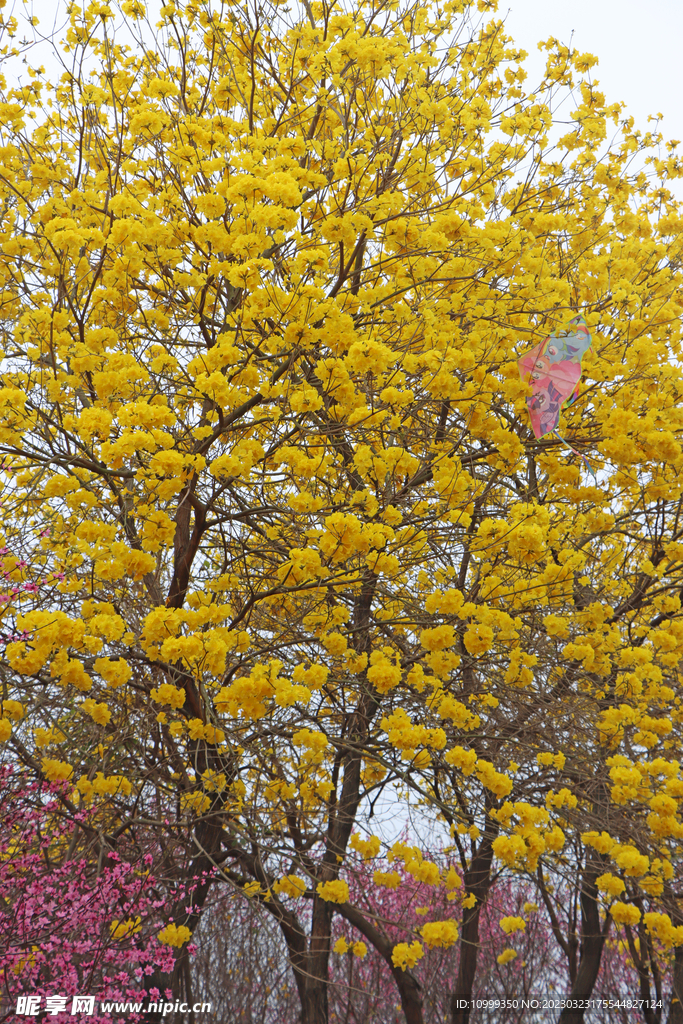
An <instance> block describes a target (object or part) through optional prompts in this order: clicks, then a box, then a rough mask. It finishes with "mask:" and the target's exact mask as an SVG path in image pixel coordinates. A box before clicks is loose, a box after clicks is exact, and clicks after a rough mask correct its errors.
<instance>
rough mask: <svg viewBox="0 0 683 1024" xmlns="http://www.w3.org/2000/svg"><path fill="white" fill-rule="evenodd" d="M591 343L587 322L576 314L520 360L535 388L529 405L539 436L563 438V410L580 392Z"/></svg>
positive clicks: (524, 375)
mask: <svg viewBox="0 0 683 1024" xmlns="http://www.w3.org/2000/svg"><path fill="white" fill-rule="evenodd" d="M591 344H592V339H591V336H590V331H589V330H588V327H587V326H586V321H585V320H584V318H583V317H582V316H575V317H574V319H573V320H570V322H569V323H568V324H567V326H566V327H565V328H563V329H562V330H560V331H556V332H555V333H553V334H551V335H550V336H549V337H548V338H546V339H545V340H544V341H542V342H541V344H540V345H536V347H535V348H532V349H531V350H530V351H529V352H526V353H525V354H524V355H523V356H522V358H521V359H520V360H519V361H518V363H517V365H518V367H519V373H520V376H521V378H522V380H523V381H524V383H525V384H531V388H532V391H531V394H530V395H529V397H528V398H527V406H528V409H529V416H530V417H531V427H532V429H533V432H534V434H535V435H536V437H538V438H540V437H545V435H546V434H557V436H558V437H560V435H559V433H558V427H559V424H560V411H561V410H562V409H564V408H565V407H566V406H569V405H571V404H572V402H574V401H575V399H576V396H577V395H578V393H579V382H580V380H581V360H582V358H583V356H584V354H585V353H586V352H587V351H588V349H589V348H590V347H591ZM560 440H562V438H560ZM565 443H566V442H565Z"/></svg>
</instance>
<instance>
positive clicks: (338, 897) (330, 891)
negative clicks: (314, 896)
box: [316, 879, 349, 903]
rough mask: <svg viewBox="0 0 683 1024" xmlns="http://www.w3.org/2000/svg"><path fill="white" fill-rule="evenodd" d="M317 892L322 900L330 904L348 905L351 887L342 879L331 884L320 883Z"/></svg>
mask: <svg viewBox="0 0 683 1024" xmlns="http://www.w3.org/2000/svg"><path fill="white" fill-rule="evenodd" d="M316 892H317V893H318V896H320V898H321V899H323V900H326V901H327V902H328V903H347V902H348V899H349V886H348V884H347V883H346V882H343V881H342V880H341V879H335V880H334V881H331V882H318V885H317V887H316Z"/></svg>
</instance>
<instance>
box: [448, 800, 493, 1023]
mask: <svg viewBox="0 0 683 1024" xmlns="http://www.w3.org/2000/svg"><path fill="white" fill-rule="evenodd" d="M497 832H498V827H497V825H495V823H494V822H493V821H491V819H488V818H487V827H486V832H485V833H484V836H483V837H482V841H481V844H480V846H479V849H478V850H477V853H476V855H475V856H474V857H473V858H472V862H471V864H470V868H469V870H468V871H466V872H465V878H464V882H465V887H466V889H467V892H468V893H473V894H474V895H475V896H476V899H477V901H476V903H475V904H474V906H473V907H467V908H465V911H464V915H463V920H462V932H461V936H460V962H459V964H458V976H457V978H456V982H455V988H454V990H453V993H452V995H451V1022H452V1024H469V1019H470V1003H471V999H472V990H473V988H474V979H475V978H476V975H477V959H478V956H479V916H480V914H481V908H482V906H483V905H484V903H485V901H486V897H487V896H488V892H489V889H490V887H491V862H492V860H493V840H494V839H495V837H496V834H497Z"/></svg>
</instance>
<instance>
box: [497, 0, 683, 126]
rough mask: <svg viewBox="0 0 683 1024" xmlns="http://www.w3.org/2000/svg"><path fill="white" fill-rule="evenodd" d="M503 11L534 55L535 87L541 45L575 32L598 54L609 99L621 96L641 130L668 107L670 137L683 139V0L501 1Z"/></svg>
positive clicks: (596, 76)
mask: <svg viewBox="0 0 683 1024" xmlns="http://www.w3.org/2000/svg"><path fill="white" fill-rule="evenodd" d="M506 14H507V17H506ZM498 15H499V17H501V18H505V23H506V26H507V29H508V32H509V34H510V35H512V37H513V38H514V40H515V43H516V44H517V45H518V46H520V47H522V48H523V49H524V50H527V51H528V53H529V57H528V59H527V64H526V67H527V70H528V72H529V78H528V79H527V84H528V85H533V84H535V82H536V81H537V79H538V78H539V76H540V72H541V70H542V68H543V61H544V55H543V54H541V53H540V52H539V50H538V49H537V45H536V44H537V43H538V42H539V41H540V40H541V39H543V40H545V39H548V37H549V36H555V37H556V38H557V39H559V40H560V42H562V43H567V44H568V43H569V42H570V39H571V36H572V32H573V33H574V38H573V46H575V47H576V48H577V49H579V50H580V51H582V52H585V51H587V52H588V53H593V54H595V56H596V57H598V58H599V61H600V63H599V65H598V67H596V68H593V69H592V77H593V80H594V81H595V80H598V81H599V82H600V87H601V89H602V91H603V92H604V93H605V96H606V99H607V101H608V102H609V103H614V102H617V101H618V100H622V101H623V102H624V103H625V104H626V107H627V111H628V113H629V114H632V115H633V116H634V117H635V120H636V127H637V128H640V129H641V130H647V127H648V125H647V116H648V114H657V113H660V112H661V113H662V114H663V115H664V119H663V121H662V122H661V124H660V130H661V131H662V133H663V135H664V138H665V139H680V140H683V102H682V100H681V84H680V78H681V72H680V68H681V63H683V61H682V58H681V48H682V45H683V2H681V0H647V2H646V3H642V0H500V6H499V9H498Z"/></svg>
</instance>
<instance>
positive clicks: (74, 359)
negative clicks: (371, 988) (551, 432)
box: [0, 0, 683, 1024]
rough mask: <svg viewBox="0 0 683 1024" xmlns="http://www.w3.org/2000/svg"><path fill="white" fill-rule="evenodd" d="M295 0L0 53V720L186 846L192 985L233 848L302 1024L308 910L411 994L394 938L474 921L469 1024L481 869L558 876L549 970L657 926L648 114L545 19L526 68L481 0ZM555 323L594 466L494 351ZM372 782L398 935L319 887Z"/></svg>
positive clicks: (661, 400) (551, 888) (665, 660)
mask: <svg viewBox="0 0 683 1024" xmlns="http://www.w3.org/2000/svg"><path fill="white" fill-rule="evenodd" d="M300 13H301V17H300V18H299V16H298V13H297V14H293V13H292V12H291V11H290V10H289V9H288V8H285V7H283V6H282V5H281V4H280V3H278V2H275V3H272V4H266V5H249V4H244V5H241V6H239V7H238V6H235V5H232V4H226V5H224V6H221V5H219V4H215V3H209V2H208V0H196V2H189V0H188V2H184V3H176V2H170V3H168V4H166V5H165V6H164V7H163V8H162V10H161V15H160V20H159V22H158V23H157V24H156V25H152V24H150V23H148V22H147V21H146V16H145V10H144V6H143V4H142V3H141V2H138V0H127V2H125V3H123V4H122V6H121V8H118V7H117V6H116V5H115V4H112V5H111V6H108V5H103V4H101V3H99V2H95V3H90V4H86V5H85V6H83V7H79V6H77V5H75V4H69V6H68V27H67V29H66V36H65V39H64V41H63V42H62V43H60V44H59V45H58V48H57V52H58V53H59V54H60V55H61V59H62V61H63V64H64V71H63V74H61V76H59V77H57V79H56V81H55V83H54V84H53V85H50V84H49V83H48V81H47V80H46V78H45V75H44V73H43V72H41V71H40V69H30V70H27V72H26V76H25V78H24V79H23V80H22V82H21V83H20V85H18V86H15V87H11V86H10V85H8V84H7V82H5V83H4V84H3V92H2V103H1V105H0V113H1V115H2V117H1V124H2V127H1V128H0V135H1V143H0V145H1V146H2V150H1V152H2V166H1V168H0V190H1V191H2V207H1V210H0V343H1V345H2V364H1V366H2V370H1V375H2V380H1V381H0V452H1V453H2V454H3V456H4V462H3V469H2V473H3V482H4V494H3V503H4V504H3V511H4V518H3V527H2V533H3V537H2V540H3V548H4V551H3V558H4V561H3V564H2V571H3V573H4V579H5V581H6V584H7V586H6V593H5V594H4V595H2V605H1V607H0V614H1V615H2V618H3V628H4V638H5V639H4V644H5V647H4V654H3V660H2V672H3V687H4V694H3V701H4V704H3V710H2V716H1V717H0V740H2V742H3V743H4V745H5V746H4V749H5V750H6V751H9V752H10V753H8V754H7V755H6V756H8V757H11V758H15V759H18V760H19V761H21V763H22V764H23V765H24V766H26V767H28V768H29V769H31V770H32V771H33V772H34V773H35V775H36V776H37V777H40V778H43V779H46V780H50V781H53V782H55V781H61V782H62V783H64V784H65V785H67V786H69V787H71V795H70V796H69V797H68V798H66V797H65V798H64V800H65V805H64V806H65V812H66V811H68V812H69V813H70V814H74V813H75V810H76V808H78V806H79V805H80V804H86V805H88V806H91V805H92V804H93V803H96V804H97V806H98V808H99V811H100V816H101V837H102V838H101V842H102V844H103V845H104V847H105V848H106V847H107V845H108V844H112V843H113V842H115V838H116V835H117V834H120V833H121V832H122V831H126V830H128V831H131V832H132V833H133V834H134V833H135V829H136V827H137V826H138V824H140V826H142V825H143V824H144V827H145V828H155V829H156V830H157V834H158V836H159V839H160V843H161V844H162V845H163V848H164V850H165V856H166V858H167V860H168V861H169V862H170V861H172V862H173V863H174V864H175V865H176V868H177V869H178V870H182V871H183V872H185V873H186V874H187V875H189V876H191V877H192V878H195V879H197V880H199V881H198V887H197V888H196V890H195V895H194V905H193V909H192V910H190V911H187V912H185V911H183V908H182V906H181V905H179V907H178V912H177V914H176V915H175V916H176V920H174V921H171V922H169V925H168V928H167V931H166V933H165V934H166V936H167V937H168V936H170V937H172V938H173V942H172V943H171V946H173V947H174V948H175V949H177V959H176V972H175V976H174V979H173V984H174V986H175V988H176V990H177V991H180V987H181V986H182V985H183V984H184V983H185V982H184V981H183V979H185V978H186V976H187V972H186V963H187V954H186V939H187V937H188V936H189V935H190V934H192V933H194V931H195V928H196V926H197V924H198V921H199V919H200V916H201V910H202V907H203V905H204V902H205V900H206V898H207V895H208V893H209V889H210V885H212V884H222V885H228V886H233V887H235V888H236V889H238V890H240V891H241V892H242V893H243V894H244V896H245V898H249V899H252V900H254V901H257V902H258V903H259V904H260V905H261V907H262V911H263V913H264V914H268V915H271V917H273V918H274V919H275V920H276V921H277V922H278V923H279V925H280V927H281V929H282V933H283V935H284V937H285V939H286V942H287V945H288V950H289V956H290V962H291V965H292V968H293V970H294V973H295V978H296V982H297V987H298V991H299V996H300V999H301V1003H302V1021H303V1024H322V1022H324V1021H326V1019H327V996H326V979H327V970H328V962H329V957H330V953H331V922H332V917H333V914H335V913H338V914H341V915H342V916H344V917H345V918H346V920H347V922H349V923H350V924H351V925H352V926H353V927H354V928H355V929H357V930H358V931H359V933H360V934H361V935H362V937H363V940H365V942H369V943H371V944H372V945H373V946H374V947H375V948H376V949H377V950H378V951H379V952H380V954H381V955H382V956H383V957H384V959H385V961H386V963H387V965H388V967H389V968H390V969H391V970H392V973H393V977H394V979H395V981H396V984H397V986H398V989H399V994H400V998H401V1002H402V1006H403V1012H404V1014H405V1017H406V1020H407V1021H409V1022H411V1024H419V1022H421V1020H422V1011H421V1002H420V994H419V988H418V986H417V984H416V982H415V979H414V978H413V975H412V974H411V970H410V968H411V967H413V966H414V965H415V964H416V963H417V962H418V960H419V958H420V956H421V955H422V949H423V947H422V944H421V941H420V935H421V936H422V940H424V942H425V943H427V944H428V945H429V944H435V945H437V946H438V945H439V944H441V945H444V944H446V943H450V942H455V941H456V937H457V936H458V935H459V936H460V941H461V954H460V961H459V964H460V966H459V974H458V977H457V978H456V979H455V980H454V982H453V996H454V1001H453V1022H454V1024H461V1022H464V1021H465V1020H466V1019H467V1013H468V1011H467V1010H462V1009H461V1002H462V997H468V996H469V995H471V994H472V991H473V986H474V984H475V978H476V969H477V946H478V941H479V932H478V928H479V915H480V908H481V906H482V904H483V903H484V902H485V901H486V899H487V895H488V892H489V890H490V887H491V885H492V884H493V882H494V878H495V874H496V872H499V871H503V872H508V873H512V875H513V877H514V876H516V875H517V876H518V875H519V873H520V872H521V873H525V874H527V875H529V874H530V875H532V876H533V877H534V878H535V879H537V881H538V886H539V891H540V893H541V896H542V903H543V907H544V911H545V912H547V913H548V914H549V915H550V917H551V920H552V915H553V914H555V916H556V917H557V915H556V912H555V905H554V903H553V900H557V894H558V893H559V892H560V891H561V890H562V886H563V885H565V884H567V885H570V886H573V887H574V889H573V891H574V892H576V894H577V897H576V898H577V900H578V901H579V904H580V914H579V918H578V919H577V920H578V923H577V926H576V927H577V929H578V934H579V937H580V939H581V945H582V950H583V955H582V956H581V957H579V958H578V962H577V965H576V970H575V971H574V972H573V974H572V973H571V972H570V975H571V985H570V987H571V994H572V996H582V995H589V994H590V992H591V991H592V987H593V985H594V983H595V979H596V977H597V973H598V970H599V965H600V955H601V950H602V946H603V944H604V941H605V938H606V936H607V933H608V931H609V928H610V927H611V923H612V922H613V921H614V922H615V927H617V926H618V927H620V928H623V929H633V928H634V927H637V926H638V922H639V921H641V920H642V922H643V925H642V928H643V929H644V931H643V936H645V937H644V938H643V939H642V940H641V941H640V947H639V948H640V949H641V950H642V949H644V948H645V945H644V944H645V943H646V941H647V935H652V936H655V938H656V939H657V942H656V949H655V948H654V946H653V951H652V956H651V957H649V958H646V957H645V956H644V955H643V956H641V968H642V970H641V978H642V977H645V978H646V980H647V978H650V977H652V976H653V975H652V971H653V970H654V968H652V967H651V966H648V964H649V965H652V964H654V962H655V960H656V959H657V957H659V958H660V961H661V965H663V966H666V965H667V964H670V961H671V959H672V957H673V956H674V953H673V952H672V951H673V950H675V949H679V948H680V947H681V941H680V940H681V935H682V933H681V932H680V928H681V926H682V925H683V920H682V919H681V915H680V912H679V911H678V909H677V906H676V901H675V897H674V895H673V893H674V888H673V886H674V884H675V883H674V879H675V877H676V873H677V872H678V871H679V869H680V853H679V845H678V844H679V840H680V835H681V828H682V826H681V822H680V816H679V805H680V800H681V798H683V777H682V775H681V770H680V764H679V762H678V761H677V760H675V753H676V749H677V747H678V745H679V743H680V732H681V714H682V713H681V710H680V694H681V687H680V683H679V676H678V671H679V661H680V659H679V652H680V651H681V650H682V649H683V619H681V614H680V593H681V589H682V587H683V572H682V569H683V536H682V535H683V519H682V517H681V507H682V506H681V501H682V494H683V491H682V488H681V483H680V472H681V467H682V466H683V457H682V455H681V446H680V438H681V429H682V426H683V420H682V417H683V412H682V407H681V396H683V374H682V373H681V364H680V316H681V311H682V309H683V303H682V302H681V298H680V296H681V288H680V286H681V277H680V271H679V268H680V260H681V243H680V238H681V225H682V222H681V218H680V212H679V208H678V205H677V203H676V202H675V200H674V198H673V196H672V193H671V191H670V188H669V181H670V179H674V178H677V177H680V175H681V169H682V168H681V163H680V161H679V159H678V157H677V155H676V152H675V146H673V144H672V145H671V146H668V147H666V146H664V143H663V141H662V139H661V136H660V135H659V133H658V132H657V131H656V130H655V129H653V131H651V132H648V133H647V134H642V133H641V132H639V131H637V130H636V129H635V127H634V125H633V122H632V121H631V120H630V119H628V118H627V117H626V116H625V115H624V113H623V111H622V110H621V108H620V106H619V105H618V104H614V105H612V106H609V105H607V104H606V101H605V97H604V96H603V94H602V93H601V92H600V91H599V89H598V88H597V83H595V82H594V80H593V78H592V72H591V67H592V66H593V65H594V64H595V59H594V58H593V57H591V56H590V55H587V54H581V53H578V52H576V51H573V50H571V49H569V48H567V47H564V46H562V45H560V44H559V43H557V41H555V40H549V41H548V43H547V44H546V49H547V55H548V59H547V68H546V73H545V75H544V77H543V80H542V82H541V83H540V84H539V86H538V88H536V89H534V90H532V89H528V88H527V87H526V86H525V84H524V81H525V73H524V70H523V67H522V61H523V56H524V55H523V54H522V53H521V52H520V51H519V50H518V49H516V48H515V47H514V45H513V43H512V41H511V40H510V39H509V38H508V37H507V36H506V33H505V30H504V26H503V24H502V22H501V21H499V20H497V19H496V17H495V0H478V3H476V4H474V3H471V2H469V0H447V2H444V3H442V4H440V5H438V6H437V5H432V6H430V5H426V4H414V3H410V2H407V3H402V2H399V0H388V2H384V0H369V2H362V3H357V4H353V5H352V4H347V5H344V4H341V5H332V4H329V3H327V2H318V0H315V2H310V3H305V4H304V8H303V10H302V11H301V12H300ZM5 30H6V32H7V33H8V34H9V37H10V42H9V43H8V46H9V50H10V52H9V54H8V57H11V47H12V45H13V44H12V42H11V37H12V33H13V32H16V26H15V24H14V23H13V22H12V20H11V19H8V20H7V22H6V23H5ZM560 103H563V104H564V105H563V107H562V110H563V113H562V114H561V115H560V114H559V113H558V110H559V105H560ZM567 110H570V111H571V116H570V118H569V122H568V123H567V121H566V117H567V114H566V113H564V111H567ZM608 139H609V140H611V141H608ZM577 313H580V314H581V315H583V316H584V318H585V320H586V323H587V324H588V327H589V330H590V331H591V334H592V336H593V339H594V341H593V347H592V350H591V351H590V352H589V353H588V354H587V355H586V356H585V357H584V368H585V373H586V387H585V389H584V392H583V394H582V395H581V397H580V398H579V400H578V402H576V403H575V404H574V406H572V408H571V410H568V411H567V412H566V414H564V417H563V429H564V430H565V432H566V434H567V435H568V437H569V438H570V439H571V442H572V446H573V448H575V449H579V450H580V451H581V453H582V454H583V455H584V456H586V457H588V459H589V460H590V461H591V464H592V466H593V468H594V471H595V474H596V475H595V477H594V478H589V477H588V475H587V474H586V471H585V469H584V466H583V464H582V462H581V461H580V460H579V459H577V456H576V453H575V452H574V453H572V452H571V451H569V450H568V449H567V447H566V446H565V445H564V444H563V443H562V441H561V440H560V439H559V438H556V437H554V436H549V437H545V438H543V439H541V440H537V439H535V438H534V436H533V434H532V433H531V431H530V426H529V419H528V412H527V407H526V399H527V395H528V390H529V389H528V387H527V385H525V384H524V383H523V382H522V381H521V380H520V377H519V373H518V370H517V365H516V363H517V359H518V357H519V355H520V353H521V352H523V351H525V350H526V349H528V348H530V347H531V346H532V345H533V344H535V343H538V341H540V340H541V339H543V338H544V337H545V336H546V335H547V334H548V333H549V332H550V331H552V330H555V329H560V328H562V327H563V326H564V325H565V324H566V323H567V322H568V321H569V320H570V319H571V318H572V317H573V316H575V315H576V314H577ZM383 794H384V795H385V796H386V794H389V795H390V796H391V799H392V800H394V801H395V802H396V804H397V808H398V809H397V816H398V817H399V818H400V817H401V815H402V814H406V813H407V809H408V807H409V806H410V807H411V808H412V809H413V810H417V809H420V810H421V811H422V812H423V813H424V814H425V815H426V816H427V817H430V816H432V817H434V816H438V817H439V819H440V820H441V821H442V822H445V823H446V824H447V825H448V826H449V827H450V830H451V835H452V843H453V850H454V851H455V852H456V854H457V857H458V858H459V860H460V863H461V868H462V875H463V882H464V888H463V898H462V912H461V913H460V912H459V913H458V915H456V914H455V911H454V916H458V917H459V920H458V922H457V925H456V922H455V921H454V920H453V921H447V920H439V921H435V922H425V924H424V927H423V929H422V931H421V932H420V933H419V934H410V935H406V936H405V942H402V943H398V944H397V945H396V947H395V949H394V947H393V946H392V943H391V942H389V941H388V939H387V937H386V935H383V934H382V933H381V930H380V929H378V928H377V927H376V926H375V924H374V923H373V921H372V920H371V919H370V917H369V916H368V915H367V914H364V913H363V910H362V907H359V906H357V905H355V904H352V903H351V902H349V889H348V885H347V882H346V881H345V880H344V878H342V877H340V875H341V874H343V872H344V869H345V865H346V864H347V863H348V862H349V860H350V859H352V858H356V857H360V858H362V859H371V858H372V857H374V856H375V855H376V854H377V853H378V852H379V849H380V846H381V843H380V839H379V837H374V838H373V837H372V836H370V837H367V836H366V835H365V833H363V834H361V833H358V835H359V838H357V839H355V840H354V842H353V844H352V843H351V837H352V833H353V830H354V827H355V826H356V825H357V824H359V825H362V826H363V827H365V825H366V824H367V821H368V815H369V813H370V811H371V809H372V807H373V806H374V804H373V801H374V800H375V799H376V798H378V797H379V796H381V795H383ZM371 831H372V830H371V829H370V830H369V832H371ZM392 855H393V856H394V859H396V858H399V857H400V859H401V860H402V861H403V866H404V868H405V870H406V871H408V873H409V874H412V875H413V877H414V878H415V879H417V880H418V881H419V882H420V883H424V884H426V885H435V886H437V885H438V886H442V885H443V886H446V887H448V885H449V884H450V883H449V881H448V877H447V876H446V875H445V873H444V872H442V871H441V869H440V867H439V866H438V865H436V864H435V863H433V862H431V861H428V860H424V859H423V858H422V856H421V855H420V853H419V851H415V850H412V851H406V850H403V851H401V850H400V849H399V850H398V851H394V853H393V854H392ZM208 871H212V872H213V875H212V876H211V878H208V877H207V876H206V874H205V873H206V872H208ZM390 874H391V873H390V872H388V873H386V872H384V873H383V872H381V873H380V876H381V877H379V879H378V882H377V884H379V885H381V884H385V883H386V880H387V878H389V876H390ZM551 876H553V877H554V879H555V880H554V881H551V880H550V878H551ZM606 876H609V877H610V878H614V879H615V880H616V881H614V882H612V881H607V880H606ZM619 881H621V882H622V883H623V890H620V891H618V890H619V885H618V882H619ZM624 894H626V895H624ZM297 900H304V901H305V905H306V906H310V907H311V908H312V909H311V913H310V920H309V917H308V914H307V913H306V912H302V911H301V910H300V909H299V904H297V903H296V901H297ZM615 900H616V902H614V901H615ZM459 906H460V905H459ZM624 908H625V909H624ZM648 915H649V917H648ZM509 920H513V921H516V920H517V919H516V918H510V919H509ZM648 921H649V924H648ZM667 921H668V924H667ZM509 930H510V932H511V933H512V932H513V931H514V929H513V928H512V927H510V929H509ZM554 932H555V934H556V936H557V937H558V941H559V940H561V941H563V942H565V941H566V940H565V939H564V937H563V933H562V927H561V922H559V921H557V927H556V928H554ZM573 934H574V933H573ZM624 934H626V933H624ZM169 941H170V940H169ZM358 941H359V943H360V941H361V940H358ZM572 941H573V939H572ZM359 948H360V946H359ZM363 948H364V947H363ZM568 948H569V947H568ZM633 949H634V950H635V951H636V954H638V948H637V947H636V946H635V945H633ZM513 952H514V951H513ZM574 952H576V951H574ZM638 955H640V954H638ZM512 959H514V958H513V957H512V956H511V954H508V952H506V954H504V956H503V960H501V964H502V966H504V965H505V963H506V962H507V961H508V960H512ZM575 960H576V957H575ZM641 968H639V969H641ZM658 969H659V968H658ZM648 972H650V973H648ZM157 980H158V979H157ZM164 984H165V982H164ZM161 987H164V985H161ZM682 996H683V993H682ZM463 1005H465V1003H463ZM564 1019H566V1020H570V1019H573V1018H571V1017H566V1018H563V1020H564Z"/></svg>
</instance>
